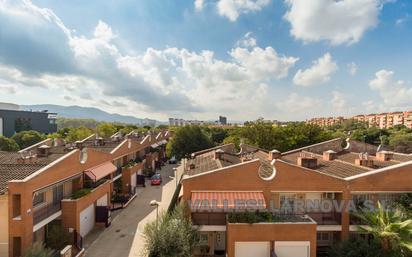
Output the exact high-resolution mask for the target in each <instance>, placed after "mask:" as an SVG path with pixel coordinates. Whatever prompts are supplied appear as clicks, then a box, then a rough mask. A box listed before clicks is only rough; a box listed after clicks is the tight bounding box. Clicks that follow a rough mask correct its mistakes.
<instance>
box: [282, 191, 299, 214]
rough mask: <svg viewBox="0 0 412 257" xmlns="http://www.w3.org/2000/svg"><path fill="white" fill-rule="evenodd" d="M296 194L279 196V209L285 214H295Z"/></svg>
mask: <svg viewBox="0 0 412 257" xmlns="http://www.w3.org/2000/svg"><path fill="white" fill-rule="evenodd" d="M295 203H296V194H281V195H280V209H281V210H282V211H284V212H287V213H294V212H295V208H296V206H295Z"/></svg>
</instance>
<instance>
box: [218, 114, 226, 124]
mask: <svg viewBox="0 0 412 257" xmlns="http://www.w3.org/2000/svg"><path fill="white" fill-rule="evenodd" d="M219 123H220V124H221V125H226V124H227V118H226V117H224V116H219Z"/></svg>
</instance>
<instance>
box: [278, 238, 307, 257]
mask: <svg viewBox="0 0 412 257" xmlns="http://www.w3.org/2000/svg"><path fill="white" fill-rule="evenodd" d="M275 253H276V255H277V256H278V257H309V256H310V242H308V241H296V242H295V241H293V242H292V241H276V242H275Z"/></svg>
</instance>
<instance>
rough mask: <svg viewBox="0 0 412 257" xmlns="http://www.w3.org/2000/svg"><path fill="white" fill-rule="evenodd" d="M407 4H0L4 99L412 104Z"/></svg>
mask: <svg viewBox="0 0 412 257" xmlns="http://www.w3.org/2000/svg"><path fill="white" fill-rule="evenodd" d="M411 45H412V3H411V2H410V1H407V0H404V1H401V0H398V1H388V0H386V1H385V0H343V1H334V0H313V1H306V0H284V1H281V0H214V1H209V0H203V1H202V0H194V1H189V0H187V1H177V0H175V1H172V0H146V1H143V0H134V1H132V0H125V1H114V0H112V1H97V0H96V1H93V0H89V1H81V0H71V1H63V0H53V1H51V0H33V1H7V0H6V1H5V0H0V91H1V94H0V102H15V103H18V104H41V103H52V104H61V105H74V104H76V105H81V106H95V107H99V108H101V109H104V110H106V111H109V112H117V113H121V114H129V115H135V116H138V117H151V118H156V119H160V120H165V119H167V118H168V117H179V118H186V119H216V118H217V116H218V115H225V116H228V118H229V120H251V119H256V118H258V117H265V118H267V119H279V120H302V119H305V118H310V117H314V116H331V115H344V116H349V115H352V114H358V113H370V112H383V111H395V110H406V109H410V108H411V106H412V78H411V73H410V70H411V67H412V51H411V50H412V48H411Z"/></svg>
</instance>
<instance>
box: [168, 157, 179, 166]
mask: <svg viewBox="0 0 412 257" xmlns="http://www.w3.org/2000/svg"><path fill="white" fill-rule="evenodd" d="M176 163H177V160H176V157H174V156H172V158H170V160H169V164H176Z"/></svg>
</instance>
